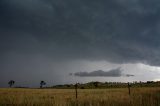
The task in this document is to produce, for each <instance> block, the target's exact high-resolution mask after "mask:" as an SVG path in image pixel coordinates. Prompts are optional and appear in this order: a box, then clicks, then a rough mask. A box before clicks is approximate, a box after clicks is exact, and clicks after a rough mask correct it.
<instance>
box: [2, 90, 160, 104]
mask: <svg viewBox="0 0 160 106" xmlns="http://www.w3.org/2000/svg"><path fill="white" fill-rule="evenodd" d="M0 106H160V88H158V87H154V88H151V87H150V88H149V87H148V88H131V95H130V96H129V95H128V89H127V88H115V89H78V99H77V100H76V98H75V90H74V89H20V88H1V89H0Z"/></svg>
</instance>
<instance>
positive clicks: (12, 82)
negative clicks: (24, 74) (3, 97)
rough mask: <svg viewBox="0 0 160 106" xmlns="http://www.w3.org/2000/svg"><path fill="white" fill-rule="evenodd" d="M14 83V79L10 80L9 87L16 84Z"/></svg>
mask: <svg viewBox="0 0 160 106" xmlns="http://www.w3.org/2000/svg"><path fill="white" fill-rule="evenodd" d="M14 83H15V81H14V80H10V81H9V82H8V84H9V87H10V88H11V87H12V86H13V85H14Z"/></svg>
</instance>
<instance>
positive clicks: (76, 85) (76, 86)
mask: <svg viewBox="0 0 160 106" xmlns="http://www.w3.org/2000/svg"><path fill="white" fill-rule="evenodd" d="M77 88H78V84H77V83H76V84H75V91H76V99H77V98H78V94H77Z"/></svg>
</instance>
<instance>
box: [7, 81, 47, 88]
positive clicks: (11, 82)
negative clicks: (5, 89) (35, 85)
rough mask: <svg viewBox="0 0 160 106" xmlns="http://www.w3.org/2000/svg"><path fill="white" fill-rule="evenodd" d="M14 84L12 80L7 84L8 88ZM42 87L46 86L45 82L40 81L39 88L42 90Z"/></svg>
mask: <svg viewBox="0 0 160 106" xmlns="http://www.w3.org/2000/svg"><path fill="white" fill-rule="evenodd" d="M14 84H15V81H14V80H10V81H9V82H8V85H9V87H10V88H11V87H13V85H14ZM44 85H46V82H45V81H40V88H43V86H44Z"/></svg>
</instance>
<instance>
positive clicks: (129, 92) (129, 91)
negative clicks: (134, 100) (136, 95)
mask: <svg viewBox="0 0 160 106" xmlns="http://www.w3.org/2000/svg"><path fill="white" fill-rule="evenodd" d="M130 87H131V85H130V84H129V82H128V94H129V95H130V94H131V90H130Z"/></svg>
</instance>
